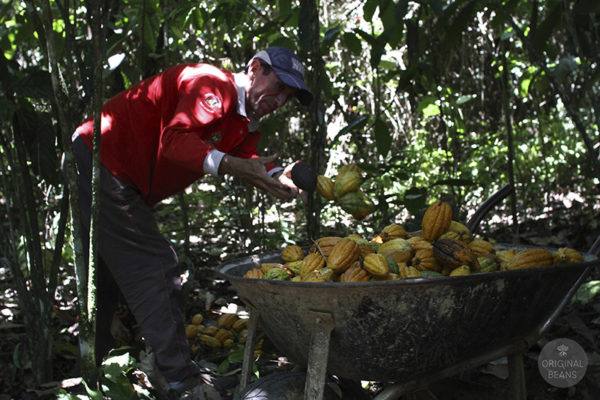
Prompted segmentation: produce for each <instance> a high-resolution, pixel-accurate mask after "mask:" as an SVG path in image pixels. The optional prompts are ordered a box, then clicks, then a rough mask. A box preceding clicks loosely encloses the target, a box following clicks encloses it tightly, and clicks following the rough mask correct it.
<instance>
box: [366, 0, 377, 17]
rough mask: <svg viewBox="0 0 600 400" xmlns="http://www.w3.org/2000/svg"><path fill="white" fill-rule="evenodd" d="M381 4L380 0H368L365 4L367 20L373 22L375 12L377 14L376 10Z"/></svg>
mask: <svg viewBox="0 0 600 400" xmlns="http://www.w3.org/2000/svg"><path fill="white" fill-rule="evenodd" d="M378 5H379V0H367V1H366V2H365V5H364V6H363V16H364V17H365V20H366V21H369V22H371V20H372V19H373V14H375V10H376V9H377V6H378Z"/></svg>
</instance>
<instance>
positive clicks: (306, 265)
mask: <svg viewBox="0 0 600 400" xmlns="http://www.w3.org/2000/svg"><path fill="white" fill-rule="evenodd" d="M324 266H325V259H324V258H323V256H322V255H321V254H319V253H309V254H308V255H307V256H306V257H304V261H303V263H302V267H301V268H300V276H306V275H308V274H310V273H311V272H312V271H315V270H318V269H321V268H323V267H324Z"/></svg>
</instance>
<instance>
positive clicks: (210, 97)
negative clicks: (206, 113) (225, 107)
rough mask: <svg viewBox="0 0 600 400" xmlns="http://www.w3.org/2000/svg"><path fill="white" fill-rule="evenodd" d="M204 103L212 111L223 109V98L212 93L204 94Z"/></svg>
mask: <svg viewBox="0 0 600 400" xmlns="http://www.w3.org/2000/svg"><path fill="white" fill-rule="evenodd" d="M204 103H205V104H206V106H207V107H208V108H209V109H210V110H212V111H219V110H220V109H221V100H220V99H219V98H218V97H217V96H215V95H214V94H212V93H207V94H205V95H204Z"/></svg>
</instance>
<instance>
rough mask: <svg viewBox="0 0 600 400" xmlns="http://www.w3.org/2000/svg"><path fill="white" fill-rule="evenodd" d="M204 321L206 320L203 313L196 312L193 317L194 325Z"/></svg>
mask: <svg viewBox="0 0 600 400" xmlns="http://www.w3.org/2000/svg"><path fill="white" fill-rule="evenodd" d="M202 321H204V316H203V315H202V314H195V315H194V316H193V317H192V324H194V325H201V324H202Z"/></svg>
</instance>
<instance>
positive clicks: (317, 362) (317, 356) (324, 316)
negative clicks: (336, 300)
mask: <svg viewBox="0 0 600 400" xmlns="http://www.w3.org/2000/svg"><path fill="white" fill-rule="evenodd" d="M311 314H312V316H313V318H314V320H313V323H314V325H313V327H312V334H311V338H310V346H309V349H308V369H307V371H306V383H305V384H304V400H322V399H323V393H324V392H325V379H326V377H327V359H328V358H329V340H330V338H331V331H332V330H333V327H334V323H333V316H332V315H331V314H329V313H322V312H316V311H313V312H312V313H311Z"/></svg>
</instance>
